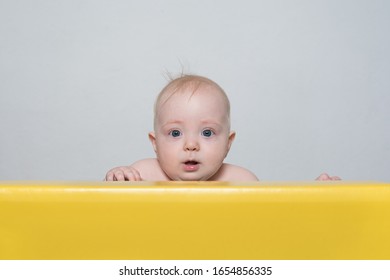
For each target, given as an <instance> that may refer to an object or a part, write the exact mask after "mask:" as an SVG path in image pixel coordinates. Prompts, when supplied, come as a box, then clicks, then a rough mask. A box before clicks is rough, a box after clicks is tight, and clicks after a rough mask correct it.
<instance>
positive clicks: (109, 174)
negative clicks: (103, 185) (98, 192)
mask: <svg viewBox="0 0 390 280" xmlns="http://www.w3.org/2000/svg"><path fill="white" fill-rule="evenodd" d="M104 181H114V173H112V172H107V174H106V177H105V178H104Z"/></svg>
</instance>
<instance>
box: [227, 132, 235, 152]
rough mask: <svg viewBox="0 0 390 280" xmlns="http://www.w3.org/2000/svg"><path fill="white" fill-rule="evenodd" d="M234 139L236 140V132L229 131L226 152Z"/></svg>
mask: <svg viewBox="0 0 390 280" xmlns="http://www.w3.org/2000/svg"><path fill="white" fill-rule="evenodd" d="M234 138H236V132H235V131H230V134H229V143H228V152H229V150H230V147H231V145H232V143H233V141H234Z"/></svg>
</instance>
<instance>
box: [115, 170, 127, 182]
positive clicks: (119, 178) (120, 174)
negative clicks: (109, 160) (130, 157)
mask: <svg viewBox="0 0 390 280" xmlns="http://www.w3.org/2000/svg"><path fill="white" fill-rule="evenodd" d="M114 181H125V176H124V174H123V171H121V170H118V171H115V173H114Z"/></svg>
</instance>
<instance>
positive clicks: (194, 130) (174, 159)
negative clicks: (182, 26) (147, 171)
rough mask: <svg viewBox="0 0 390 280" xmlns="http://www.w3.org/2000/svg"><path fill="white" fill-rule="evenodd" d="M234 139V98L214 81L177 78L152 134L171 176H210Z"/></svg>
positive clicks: (157, 111) (162, 98)
mask: <svg viewBox="0 0 390 280" xmlns="http://www.w3.org/2000/svg"><path fill="white" fill-rule="evenodd" d="M234 137H235V133H234V132H232V131H230V104H229V99H228V98H227V96H226V94H225V92H224V91H223V89H222V88H221V87H220V86H219V85H218V84H216V83H215V82H213V81H212V80H210V79H208V78H205V77H201V76H195V75H185V76H182V77H180V78H177V79H174V80H172V81H171V82H170V83H168V85H167V86H166V87H165V88H164V89H163V90H162V91H161V92H160V94H159V95H158V97H157V100H156V103H155V108H154V132H151V133H150V134H149V138H150V140H151V141H152V144H153V147H154V150H155V152H156V155H157V159H158V161H159V163H160V166H161V168H162V169H163V171H164V172H165V173H166V174H167V176H168V177H169V178H170V179H171V180H191V181H198V180H202V181H203V180H210V179H211V178H212V177H213V175H215V174H216V173H217V172H218V171H219V169H220V167H221V166H222V164H223V160H224V159H225V157H226V155H227V153H228V151H229V149H230V146H231V143H232V142H233V140H234Z"/></svg>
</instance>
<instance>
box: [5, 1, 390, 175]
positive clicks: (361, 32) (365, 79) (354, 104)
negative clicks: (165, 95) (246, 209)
mask: <svg viewBox="0 0 390 280" xmlns="http://www.w3.org/2000/svg"><path fill="white" fill-rule="evenodd" d="M389 26H390V2H389V1H385V0H383V1H380V0H365V1H362V0H360V1H355V0H353V1H352V0H351V1H349V0H330V1H325V0H324V1H312V0H306V1H305V0H302V1H289V0H279V1H278V0H276V1H275V0H269V1H264V0H262V1H259V0H253V1H249V0H241V1H226V0H214V1H209V0H207V1H206V0H196V1H195V0H193V1H183V0H166V1H152V0H143V1H135V0H134V1H129V0H116V1H115V0H114V1H108V0H107V1H103V0H93V1H92V0H91V1H87V0H77V1H76V0H75V1H52V0H40V1H38V0H37V1H28V0H16V1H14V0H1V1H0V133H1V134H0V180H101V179H102V178H103V177H104V174H105V173H106V171H107V170H108V169H110V168H112V167H114V166H117V165H125V164H130V163H132V162H134V161H136V160H138V159H142V158H146V157H153V156H154V153H153V151H152V148H151V145H150V143H149V142H148V138H147V133H148V132H149V131H150V130H152V107H153V103H154V99H155V96H156V95H157V94H158V92H159V91H160V90H161V88H162V87H163V86H164V85H165V84H166V78H165V73H166V71H169V72H171V73H173V74H176V73H179V72H181V71H182V70H184V72H187V73H194V74H199V75H204V76H207V77H209V78H211V79H213V80H215V81H216V82H217V83H219V84H220V85H221V86H222V87H223V88H224V89H225V91H226V92H227V94H228V96H229V98H230V100H231V103H232V128H233V129H234V130H236V132H237V138H236V141H235V143H234V144H233V147H232V150H231V153H230V155H229V157H228V158H227V162H231V163H234V164H237V165H241V166H244V167H247V168H248V169H250V170H252V171H253V172H254V173H256V174H257V176H258V177H259V178H260V179H263V180H312V179H314V178H315V177H317V176H318V175H319V174H320V173H321V172H329V173H330V174H332V175H339V176H341V177H342V178H343V179H345V180H376V181H390V172H389V166H390V129H389V120H390V110H389V105H390V96H389V94H390V78H389V77H390V40H389V36H390V32H389Z"/></svg>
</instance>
